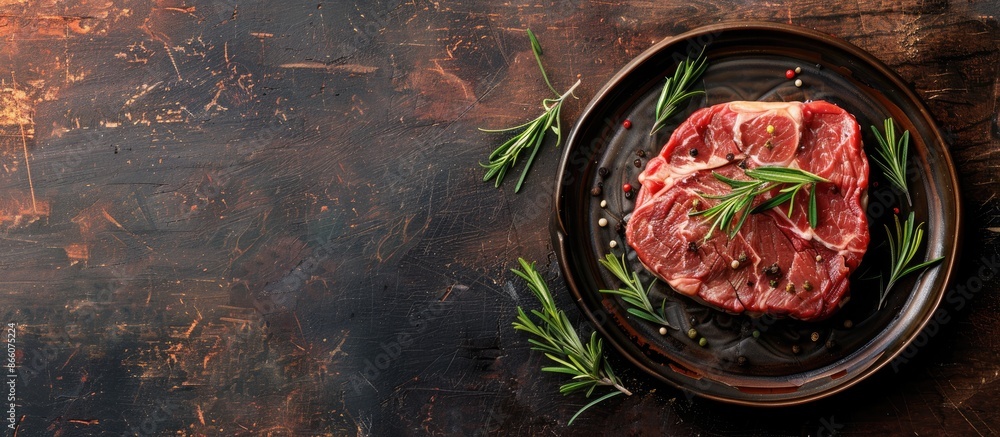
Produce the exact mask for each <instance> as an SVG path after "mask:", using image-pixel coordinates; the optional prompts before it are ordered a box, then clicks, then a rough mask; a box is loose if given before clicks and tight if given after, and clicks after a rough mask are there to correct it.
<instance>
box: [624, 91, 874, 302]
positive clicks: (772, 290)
mask: <svg viewBox="0 0 1000 437" xmlns="http://www.w3.org/2000/svg"><path fill="white" fill-rule="evenodd" d="M768 126H773V129H769V128H768ZM769 130H770V131H771V132H770V133H769V132H768V131H769ZM741 163H742V164H741ZM741 165H742V166H744V167H746V168H755V167H759V166H782V167H795V168H800V169H803V170H806V171H809V172H812V173H815V174H816V175H819V176H822V177H824V178H826V179H829V180H830V182H829V183H826V182H824V183H820V184H819V185H818V186H817V200H818V206H819V208H818V209H819V223H818V225H817V226H816V228H815V229H812V228H810V226H809V221H808V214H807V211H808V199H809V196H808V193H806V192H805V191H803V192H801V193H799V195H797V196H796V197H795V205H794V208H793V212H792V215H791V218H789V217H788V204H785V205H782V206H779V207H777V208H774V209H771V210H768V211H765V212H762V213H759V214H751V215H750V217H749V218H748V219H747V221H746V223H745V224H744V225H743V227H742V228H741V230H740V231H739V232H738V233H737V234H736V236H735V237H733V238H732V239H730V238H729V236H728V235H727V234H726V232H723V231H720V230H718V229H716V231H715V232H713V233H712V236H711V238H708V239H707V240H706V239H705V235H706V234H707V233H708V232H709V226H710V224H711V221H709V220H706V219H705V218H704V217H702V216H691V215H689V213H690V212H691V211H692V209H693V208H698V209H699V210H701V209H705V208H708V207H710V206H711V205H714V204H715V203H716V202H717V200H712V199H705V198H703V197H702V196H701V195H700V194H709V195H718V194H726V193H729V192H730V191H731V189H730V187H729V186H728V185H725V184H723V183H722V182H720V181H718V180H717V179H716V178H715V177H714V176H713V175H712V173H713V172H716V173H719V174H722V175H725V176H728V177H730V178H734V179H748V177H747V176H745V175H744V174H743V169H742V168H741V167H740V166H741ZM639 182H640V183H641V184H642V188H641V189H640V191H639V194H638V196H637V197H636V203H635V209H634V210H633V212H632V217H631V219H630V220H629V222H628V225H627V227H626V231H625V232H626V239H627V241H628V243H629V245H631V246H632V248H633V249H635V251H636V253H637V254H638V256H639V260H640V261H642V263H643V264H644V265H645V266H646V268H648V269H649V270H650V271H652V272H653V273H654V274H655V275H656V276H658V277H660V278H661V279H663V280H665V281H666V282H667V283H668V284H670V286H671V287H672V288H673V289H674V290H676V291H677V292H679V293H682V294H685V295H688V296H691V297H693V298H695V299H698V300H700V301H703V302H704V303H707V304H709V305H711V306H713V307H716V308H719V309H722V310H725V311H728V312H731V313H744V312H746V313H748V314H752V315H760V314H771V315H777V316H790V317H794V318H796V319H800V320H820V319H823V318H826V317H828V316H830V315H831V314H832V313H833V312H834V311H836V310H837V309H838V308H839V307H840V306H841V305H843V303H845V302H846V300H847V297H848V289H849V279H848V278H849V276H850V273H851V272H852V271H853V270H854V269H855V268H857V266H858V264H859V263H860V262H861V257H862V256H863V255H864V253H865V249H867V247H868V241H869V234H868V222H867V219H866V217H865V206H866V204H867V187H868V160H867V158H866V157H865V153H864V150H863V149H862V145H861V138H860V128H859V127H858V123H857V121H855V119H854V116H852V115H851V114H849V113H847V112H845V111H844V110H843V109H841V108H839V107H837V106H835V105H833V104H830V103H827V102H823V101H814V102H809V103H799V102H789V103H765V102H730V103H725V104H720V105H715V106H712V107H709V108H704V109H701V110H699V111H697V112H695V113H694V114H692V115H691V117H690V118H688V120H687V121H685V122H684V123H682V124H681V125H680V126H679V127H678V128H677V129H676V130H675V131H674V133H673V135H672V136H671V137H670V140H669V141H668V142H667V144H666V145H665V146H664V147H663V150H662V151H661V152H660V154H659V156H657V157H655V158H653V159H651V160H650V161H649V162H648V163H647V165H646V168H645V170H644V171H643V172H642V174H640V175H639ZM773 192H776V190H775V191H772V193H773ZM699 193H700V194H699ZM772 193H765V194H763V195H760V196H758V198H757V199H756V201H755V203H754V204H755V205H756V204H758V203H760V202H763V201H764V200H766V199H768V198H770V197H771V195H772ZM735 221H736V220H734V222H735ZM741 259H742V262H740V263H739V266H738V267H737V268H735V269H734V268H733V265H734V264H733V262H732V261H733V260H737V261H740V260H741Z"/></svg>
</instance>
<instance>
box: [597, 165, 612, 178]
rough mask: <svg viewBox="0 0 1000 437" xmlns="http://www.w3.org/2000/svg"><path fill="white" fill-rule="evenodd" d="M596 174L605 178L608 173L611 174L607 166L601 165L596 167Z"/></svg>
mask: <svg viewBox="0 0 1000 437" xmlns="http://www.w3.org/2000/svg"><path fill="white" fill-rule="evenodd" d="M597 174H598V175H600V176H601V177H602V178H606V177H608V175H610V174H611V170H608V168H607V167H601V168H599V169H597Z"/></svg>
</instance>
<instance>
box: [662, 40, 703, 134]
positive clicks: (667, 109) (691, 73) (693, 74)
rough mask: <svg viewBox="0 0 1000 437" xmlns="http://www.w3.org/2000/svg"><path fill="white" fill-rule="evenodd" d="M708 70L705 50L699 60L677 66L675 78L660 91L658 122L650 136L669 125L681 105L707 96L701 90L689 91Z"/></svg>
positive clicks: (669, 78) (690, 60)
mask: <svg viewBox="0 0 1000 437" xmlns="http://www.w3.org/2000/svg"><path fill="white" fill-rule="evenodd" d="M706 68H708V63H707V60H706V59H705V51H704V50H702V52H701V53H699V54H698V57H697V58H695V59H693V60H692V59H691V58H690V57H688V58H687V59H685V60H683V61H681V63H680V64H678V65H677V70H676V71H674V77H668V78H667V82H666V83H664V84H663V90H662V91H660V98H659V99H657V100H656V113H655V115H656V122H655V123H653V129H652V130H650V131H649V135H653V134H655V133H656V131H658V130H660V129H662V128H663V126H665V125H666V124H667V120H668V119H669V118H670V117H672V116H673V115H674V114H676V113H677V112H678V111H680V110H681V107H680V105H681V103H684V102H685V101H687V100H688V99H690V98H691V97H694V96H697V95H701V94H705V92H704V91H701V90H695V91H689V90H688V89H689V88H691V86H692V85H693V84H694V81H695V80H697V79H698V78H699V77H700V76H701V74H702V73H704V72H705V69H706Z"/></svg>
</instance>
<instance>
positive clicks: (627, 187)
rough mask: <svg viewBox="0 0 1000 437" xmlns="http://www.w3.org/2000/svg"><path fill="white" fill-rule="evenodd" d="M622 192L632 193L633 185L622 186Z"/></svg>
mask: <svg viewBox="0 0 1000 437" xmlns="http://www.w3.org/2000/svg"><path fill="white" fill-rule="evenodd" d="M622 191H624V192H626V193H628V192H630V191H632V184H630V183H627V182H626V183H625V184H624V185H622Z"/></svg>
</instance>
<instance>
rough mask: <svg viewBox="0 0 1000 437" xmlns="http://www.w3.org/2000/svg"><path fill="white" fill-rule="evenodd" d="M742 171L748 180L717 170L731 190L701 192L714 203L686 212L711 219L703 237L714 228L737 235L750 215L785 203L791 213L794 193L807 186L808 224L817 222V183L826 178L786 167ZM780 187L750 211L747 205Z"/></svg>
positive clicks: (790, 213) (706, 236)
mask: <svg viewBox="0 0 1000 437" xmlns="http://www.w3.org/2000/svg"><path fill="white" fill-rule="evenodd" d="M743 174H745V175H746V176H748V177H750V180H746V181H742V180H738V179H732V178H728V177H726V176H723V175H720V174H718V173H714V172H713V173H712V175H714V176H715V178H716V179H718V180H719V181H721V182H722V183H724V184H726V185H729V187H730V188H731V189H732V191H730V192H729V193H726V194H720V195H710V194H703V195H702V196H701V197H703V198H705V199H712V200H718V201H719V202H718V203H716V204H715V205H714V206H712V207H710V208H707V209H704V210H701V211H692V212H690V213H689V214H688V215H691V216H696V215H700V216H704V217H705V219H706V220H711V221H712V225H711V227H710V228H709V231H708V233H707V234H705V239H706V240H707V239H709V238H711V237H712V233H713V232H715V230H716V229H719V230H721V231H723V232H726V233H727V234H728V235H729V238H732V237H734V236H736V233H737V232H739V230H740V228H742V227H743V224H744V223H745V222H746V220H747V217H748V216H749V215H750V214H758V213H761V212H764V211H767V210H769V209H771V208H775V207H777V206H780V205H782V204H785V203H788V217H789V218H790V217H791V216H792V205H794V201H795V194H796V193H798V192H799V190H802V189H804V188H806V187H810V186H811V188H810V189H809V211H808V214H809V226H810V227H813V228H815V227H816V225H817V224H818V223H819V211H818V208H817V205H816V184H818V183H820V182H829V180H827V179H825V178H822V177H820V176H817V175H815V174H812V173H810V172H807V171H805V170H801V169H797V168H789V167H757V168H755V169H752V170H744V172H743ZM778 187H780V189H779V191H778V194H776V195H775V196H774V197H771V198H770V199H768V200H766V201H764V202H761V203H760V204H759V205H757V206H755V207H754V208H753V209H751V210H750V211H749V212H747V208H749V207H750V205H751V204H753V201H754V199H756V198H757V196H759V195H761V194H764V193H766V192H768V191H771V190H773V189H775V188H778ZM737 215H739V216H740V219H739V221H738V222H736V225H735V226H733V219H735V218H736V216H737Z"/></svg>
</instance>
